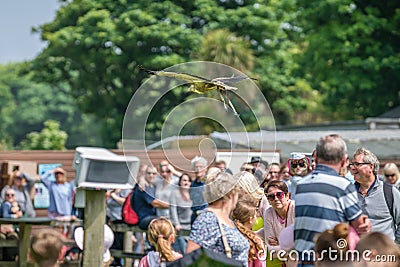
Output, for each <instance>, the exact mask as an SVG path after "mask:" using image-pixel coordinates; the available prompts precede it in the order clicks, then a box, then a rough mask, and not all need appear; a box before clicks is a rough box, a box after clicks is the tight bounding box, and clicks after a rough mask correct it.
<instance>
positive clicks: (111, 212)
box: [106, 189, 131, 221]
mask: <svg viewBox="0 0 400 267" xmlns="http://www.w3.org/2000/svg"><path fill="white" fill-rule="evenodd" d="M130 192H131V189H122V190H121V191H119V192H118V193H116V195H117V196H119V197H122V198H126V197H127V196H128V195H129V193H130ZM106 214H107V216H108V217H109V218H110V221H118V220H122V204H120V203H118V202H117V201H116V200H115V199H113V198H112V197H110V198H109V199H108V200H107V209H106Z"/></svg>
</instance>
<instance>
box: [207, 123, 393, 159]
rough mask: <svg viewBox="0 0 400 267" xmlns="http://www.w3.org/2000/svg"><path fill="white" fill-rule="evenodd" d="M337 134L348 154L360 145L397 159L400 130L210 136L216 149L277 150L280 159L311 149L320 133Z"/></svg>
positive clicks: (384, 156) (214, 134) (218, 133)
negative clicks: (344, 144) (279, 152)
mask: <svg viewBox="0 0 400 267" xmlns="http://www.w3.org/2000/svg"><path fill="white" fill-rule="evenodd" d="M332 133H335V134H339V135H340V136H342V138H343V139H344V140H345V141H346V143H347V149H348V153H349V155H352V153H353V152H354V151H355V150H356V149H357V148H358V147H360V146H364V147H366V148H368V149H369V150H371V151H372V152H374V153H375V154H376V155H377V156H378V158H381V159H389V158H390V159H399V158H400V149H399V148H400V130H398V129H389V130H336V131H334V130H332V131H276V132H273V131H260V132H250V133H245V132H233V133H222V132H213V133H211V135H210V137H211V139H212V140H213V141H214V142H215V144H216V146H217V148H219V149H239V148H250V149H276V150H280V151H281V157H282V158H288V157H289V155H290V153H291V152H312V151H313V149H314V148H315V144H316V142H317V141H318V139H319V138H320V137H321V136H325V135H328V134H332Z"/></svg>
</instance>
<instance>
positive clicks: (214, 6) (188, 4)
mask: <svg viewBox="0 0 400 267" xmlns="http://www.w3.org/2000/svg"><path fill="white" fill-rule="evenodd" d="M293 7H294V0H282V1H270V2H265V1H258V0H253V1H245V2H243V1H217V0H195V1H173V2H172V1H145V0H138V1H127V0H120V1H109V0H75V1H65V5H64V6H63V7H61V8H60V10H59V11H58V13H57V16H56V18H55V19H54V21H52V22H50V23H47V24H44V25H42V26H41V27H39V28H37V29H36V31H37V32H39V33H40V34H41V38H42V40H43V41H46V42H48V47H47V48H46V49H45V50H44V51H43V52H42V53H41V54H40V55H39V56H38V57H37V58H36V59H35V60H33V61H32V64H31V65H30V66H29V69H30V70H33V71H34V73H35V78H36V79H37V80H38V81H42V82H43V81H45V82H48V83H50V84H53V85H57V84H59V83H60V82H63V83H66V84H67V85H68V86H69V88H71V94H72V95H73V96H74V98H75V99H76V101H77V103H78V105H79V108H80V109H81V110H82V111H83V112H84V113H88V114H94V115H95V116H96V118H97V120H98V121H101V122H102V126H103V127H102V137H103V140H104V141H106V142H107V143H106V146H108V147H114V146H115V143H116V142H117V141H118V140H119V139H120V138H121V127H122V120H123V116H124V113H125V109H126V107H127V105H128V102H129V100H130V98H131V97H132V96H133V94H134V93H135V91H136V90H137V88H138V87H139V86H140V85H141V83H142V80H143V78H144V77H146V76H147V75H146V74H145V73H142V72H139V70H138V69H137V65H139V64H140V65H144V66H146V67H147V68H149V69H163V68H165V67H168V66H171V65H175V64H177V63H183V62H187V61H192V60H193V55H194V54H195V53H194V51H198V50H199V48H200V47H201V45H202V40H203V39H202V38H203V36H207V33H212V32H213V31H214V30H219V31H222V30H226V31H227V32H230V33H232V36H233V35H234V36H237V38H238V40H240V41H241V42H242V45H243V44H244V43H245V42H246V43H249V44H250V46H249V48H250V49H251V51H252V53H249V54H248V55H247V56H248V57H251V54H252V55H254V56H255V57H256V58H257V61H256V62H255V64H254V65H255V72H256V74H257V75H258V76H259V77H262V79H261V80H260V83H261V88H262V90H263V92H264V94H265V95H266V97H267V98H268V100H269V101H271V102H272V103H273V102H274V101H276V100H277V99H278V98H281V97H282V96H284V95H285V93H286V91H287V90H286V88H287V87H288V85H295V84H296V81H295V79H294V78H293V77H292V78H290V79H288V76H290V75H291V70H292V69H293V67H292V66H291V65H290V63H289V64H287V63H286V62H285V60H286V59H289V62H290V59H291V57H292V55H293V53H292V52H290V51H289V49H290V48H291V47H293V44H291V35H290V32H291V31H293V29H290V28H284V27H282V25H285V24H284V23H285V22H286V21H287V20H288V15H286V13H285V12H286V11H291V10H293ZM215 41H216V42H220V41H224V42H226V39H225V40H223V39H221V40H215ZM210 42H211V41H209V43H210ZM229 47H231V44H230V43H225V46H224V48H229ZM243 51H245V50H243ZM210 52H214V50H212V51H210ZM225 52H227V51H225ZM218 53H219V52H218ZM210 55H211V54H209V55H207V58H212V59H213V58H215V56H217V55H216V54H215V55H214V57H208V56H210ZM218 56H219V55H218ZM221 56H222V55H221ZM242 56H246V55H244V54H240V62H239V63H240V64H244V61H245V60H246V59H242ZM236 58H239V56H237V55H235V58H234V59H236ZM218 60H222V59H218ZM223 60H226V59H223ZM232 60H233V59H232ZM231 62H234V63H235V66H236V67H240V68H242V67H247V66H250V63H251V62H250V61H249V62H247V63H246V65H243V66H241V65H240V64H237V62H236V61H229V64H231ZM235 66H234V67H235ZM292 94H294V95H295V94H296V91H295V92H292ZM186 97H187V95H186V94H174V93H173V94H171V95H169V96H166V98H165V101H164V98H163V101H164V103H163V105H160V106H159V107H157V108H159V110H157V112H154V114H152V115H151V117H150V118H149V119H150V121H151V122H152V123H150V124H149V129H148V130H149V132H151V133H156V132H157V131H158V130H159V129H160V127H161V125H162V121H163V119H164V114H165V113H166V111H168V110H170V109H171V108H172V107H175V106H176V105H177V104H179V103H181V102H182V101H183V100H184V99H185V98H186ZM299 97H300V94H299ZM292 110H294V111H295V110H296V107H293V109H292ZM282 112H285V110H282ZM283 117H284V116H283ZM286 117H289V116H286Z"/></svg>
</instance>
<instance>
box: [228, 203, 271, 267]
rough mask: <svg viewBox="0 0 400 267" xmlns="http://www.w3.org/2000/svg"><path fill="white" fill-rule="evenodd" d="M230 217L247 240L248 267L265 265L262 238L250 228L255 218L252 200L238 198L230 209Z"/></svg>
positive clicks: (255, 212)
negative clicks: (248, 246)
mask: <svg viewBox="0 0 400 267" xmlns="http://www.w3.org/2000/svg"><path fill="white" fill-rule="evenodd" d="M232 219H233V220H234V223H235V225H236V227H237V229H238V230H239V231H240V232H241V233H242V234H243V235H244V236H245V237H246V238H247V240H248V241H249V244H250V250H249V267H265V266H266V264H265V263H266V262H265V259H266V251H265V245H264V240H263V239H262V238H261V237H260V236H258V235H257V234H256V233H254V232H253V231H252V230H251V228H252V227H253V224H254V223H255V221H256V219H257V207H256V206H255V205H254V203H253V201H251V200H246V199H242V200H239V201H238V203H237V204H236V207H235V209H234V210H233V211H232Z"/></svg>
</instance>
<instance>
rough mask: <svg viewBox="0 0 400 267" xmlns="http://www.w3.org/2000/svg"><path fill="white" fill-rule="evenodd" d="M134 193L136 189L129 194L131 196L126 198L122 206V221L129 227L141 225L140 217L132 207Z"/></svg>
mask: <svg viewBox="0 0 400 267" xmlns="http://www.w3.org/2000/svg"><path fill="white" fill-rule="evenodd" d="M134 192H135V189H133V190H132V191H131V192H130V193H129V195H128V196H127V197H126V198H125V201H124V204H123V205H122V214H121V215H122V220H123V221H124V223H126V224H129V225H136V224H138V223H139V217H138V215H137V213H136V211H134V210H133V207H132V204H133V193H134Z"/></svg>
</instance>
